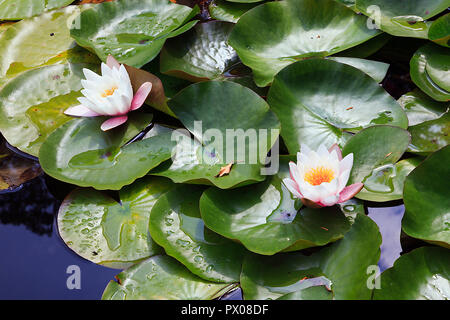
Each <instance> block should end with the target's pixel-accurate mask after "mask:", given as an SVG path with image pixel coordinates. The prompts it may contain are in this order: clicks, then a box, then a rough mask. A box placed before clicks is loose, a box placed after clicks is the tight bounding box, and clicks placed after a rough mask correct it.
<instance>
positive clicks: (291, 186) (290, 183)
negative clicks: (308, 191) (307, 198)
mask: <svg viewBox="0 0 450 320" xmlns="http://www.w3.org/2000/svg"><path fill="white" fill-rule="evenodd" d="M283 183H284V185H285V186H286V188H287V189H288V190H289V191H290V192H291V193H292V194H293V195H294V196H295V197H296V198H303V195H302V193H301V192H300V189H299V188H298V185H297V183H296V182H295V181H294V180H291V179H288V178H286V179H283Z"/></svg>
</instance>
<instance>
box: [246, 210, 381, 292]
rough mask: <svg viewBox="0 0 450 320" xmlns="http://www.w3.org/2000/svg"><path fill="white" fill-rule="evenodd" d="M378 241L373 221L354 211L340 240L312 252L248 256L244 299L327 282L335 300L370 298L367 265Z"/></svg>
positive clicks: (372, 261) (374, 260)
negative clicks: (352, 220) (354, 215)
mask: <svg viewBox="0 0 450 320" xmlns="http://www.w3.org/2000/svg"><path fill="white" fill-rule="evenodd" d="M380 244H381V235H380V233H379V231H378V227H377V225H376V224H375V222H373V221H372V220H371V219H370V218H369V217H367V216H366V215H364V214H357V216H356V220H355V223H354V224H353V226H352V228H351V230H350V231H349V232H348V233H346V235H345V236H344V238H343V239H342V240H339V241H337V242H335V243H333V244H332V245H331V246H329V247H327V248H323V249H322V250H320V251H319V252H316V253H313V254H312V255H304V254H303V253H301V252H290V253H279V254H276V255H274V256H271V257H266V256H260V255H256V254H252V255H248V256H246V258H245V259H244V266H243V269H242V274H241V287H242V290H243V292H244V298H245V299H247V300H262V299H278V298H280V297H282V296H285V295H287V294H290V293H293V292H296V291H299V290H300V289H303V290H305V288H314V287H316V286H323V285H326V286H327V287H328V286H331V288H330V289H331V291H332V295H333V298H334V299H337V300H343V299H347V300H354V299H357V300H366V299H370V297H371V290H369V289H368V287H367V282H368V281H367V280H368V277H369V274H368V270H369V269H368V267H370V266H373V265H376V264H377V262H378V259H379V257H380ZM309 290H312V289H309ZM316 290H317V289H316Z"/></svg>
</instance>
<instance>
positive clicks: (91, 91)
mask: <svg viewBox="0 0 450 320" xmlns="http://www.w3.org/2000/svg"><path fill="white" fill-rule="evenodd" d="M101 71H102V75H98V74H96V73H95V72H93V71H91V70H89V69H83V73H84V75H85V77H86V80H81V84H82V86H83V88H84V89H83V90H81V93H82V94H83V95H84V97H80V98H78V101H79V102H80V103H81V104H80V105H78V106H75V107H71V108H68V109H67V110H66V111H65V112H64V113H65V114H67V115H70V116H77V117H96V116H111V117H112V118H110V119H108V120H106V121H105V122H103V124H102V125H101V129H102V130H103V131H106V130H110V129H112V128H115V127H117V126H120V125H121V124H123V123H125V122H126V121H127V120H128V116H127V114H128V112H130V111H133V110H136V109H139V108H140V107H141V106H142V105H143V104H144V102H145V99H147V96H148V95H149V94H150V91H151V89H152V83H151V82H145V83H144V84H142V86H141V87H140V88H139V89H138V90H137V91H136V94H134V95H133V87H132V85H131V80H130V76H129V75H128V72H127V70H126V68H125V66H124V65H123V64H122V65H121V64H120V63H119V62H118V61H117V60H116V59H114V57H112V56H109V57H108V59H107V63H106V64H105V63H102V65H101Z"/></svg>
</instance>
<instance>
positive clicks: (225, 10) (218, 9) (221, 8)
mask: <svg viewBox="0 0 450 320" xmlns="http://www.w3.org/2000/svg"><path fill="white" fill-rule="evenodd" d="M258 2H259V3H258ZM258 2H247V3H244V2H241V3H239V2H230V1H228V0H214V1H213V2H212V3H211V4H210V5H209V7H208V9H209V14H210V15H211V18H213V19H216V20H220V21H227V22H233V23H236V22H238V20H239V18H240V17H241V16H242V15H243V14H244V13H246V12H247V11H249V10H250V9H253V8H254V7H256V6H258V5H260V4H261V3H260V1H258Z"/></svg>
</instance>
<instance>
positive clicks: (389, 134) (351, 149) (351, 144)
mask: <svg viewBox="0 0 450 320" xmlns="http://www.w3.org/2000/svg"><path fill="white" fill-rule="evenodd" d="M410 139H411V137H410V135H409V133H408V131H406V130H404V129H401V128H398V127H392V126H382V125H380V126H373V127H370V128H367V129H364V130H362V131H360V132H359V133H357V134H356V135H354V136H353V137H352V138H351V139H350V140H349V141H348V142H347V144H346V145H345V147H344V149H343V150H342V156H344V157H345V156H346V155H348V154H350V153H353V158H354V160H353V168H352V172H351V174H350V178H349V181H348V184H352V183H357V182H363V183H364V184H365V183H366V181H367V183H368V186H372V189H370V188H369V189H367V187H366V186H365V189H366V190H367V191H372V192H380V190H379V189H377V188H376V187H375V186H378V184H379V182H380V181H379V180H380V178H384V179H385V180H386V179H387V180H388V181H386V182H385V183H388V184H389V183H390V184H392V185H393V181H392V179H393V176H392V175H393V173H392V172H393V170H394V169H393V168H392V167H394V164H395V163H396V162H397V161H398V160H399V159H400V158H401V156H402V155H403V153H404V152H405V151H406V148H407V147H408V145H409V143H410ZM389 168H391V170H389ZM380 170H381V171H382V173H383V174H381V175H380V176H378V175H379V174H380V173H379V171H380ZM383 170H385V171H386V172H388V173H389V172H391V175H389V174H386V175H387V177H385V176H384V172H383ZM388 177H389V178H388ZM389 179H391V180H389ZM381 180H383V179H381ZM380 188H381V187H380ZM363 190H364V189H363ZM383 191H384V189H383ZM386 191H387V190H386ZM391 192H395V189H394V187H393V186H392V191H391ZM356 197H357V198H358V197H359V194H357V195H356Z"/></svg>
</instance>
